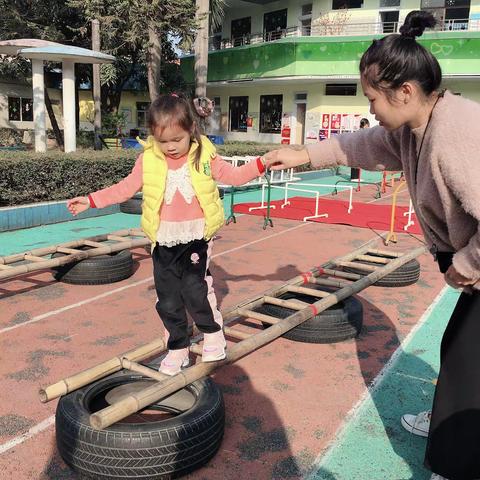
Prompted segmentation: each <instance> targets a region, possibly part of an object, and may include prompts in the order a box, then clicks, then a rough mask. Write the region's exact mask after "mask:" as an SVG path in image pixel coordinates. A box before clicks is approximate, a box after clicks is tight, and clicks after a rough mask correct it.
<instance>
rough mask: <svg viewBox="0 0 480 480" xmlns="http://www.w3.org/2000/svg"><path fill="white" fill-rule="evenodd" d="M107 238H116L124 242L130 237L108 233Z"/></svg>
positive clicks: (117, 240)
mask: <svg viewBox="0 0 480 480" xmlns="http://www.w3.org/2000/svg"><path fill="white" fill-rule="evenodd" d="M107 240H115V241H116V242H124V241H125V240H128V238H125V237H119V236H118V235H107Z"/></svg>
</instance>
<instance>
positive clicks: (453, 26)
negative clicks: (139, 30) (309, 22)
mask: <svg viewBox="0 0 480 480" xmlns="http://www.w3.org/2000/svg"><path fill="white" fill-rule="evenodd" d="M400 25H401V24H400V23H399V22H379V23H343V24H339V23H337V24H336V23H331V24H328V23H325V24H322V25H314V26H312V27H301V26H298V27H288V28H284V29H278V30H275V31H272V32H263V33H251V34H247V35H241V36H237V37H232V38H220V37H218V36H216V37H211V38H210V50H223V49H225V48H233V47H242V46H245V45H256V44H259V43H266V42H273V41H275V40H279V39H281V38H287V37H307V36H315V37H322V36H329V37H330V36H349V35H352V36H353V35H374V34H389V33H396V32H398V29H399V27H400ZM435 31H440V32H451V31H480V20H470V19H454V20H445V21H444V22H443V23H442V24H440V25H437V26H436V27H435Z"/></svg>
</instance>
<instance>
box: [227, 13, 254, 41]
mask: <svg viewBox="0 0 480 480" xmlns="http://www.w3.org/2000/svg"><path fill="white" fill-rule="evenodd" d="M251 33H252V17H245V18H237V19H236V20H232V27H231V36H232V45H233V46H234V47H240V46H242V45H248V44H249V43H250V34H251Z"/></svg>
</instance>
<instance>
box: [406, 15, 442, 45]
mask: <svg viewBox="0 0 480 480" xmlns="http://www.w3.org/2000/svg"><path fill="white" fill-rule="evenodd" d="M436 23H437V21H436V20H435V17H434V16H433V15H432V14H431V13H430V12H426V11H423V10H413V11H412V12H410V13H409V14H408V15H407V16H406V17H405V21H404V23H403V25H402V26H401V27H400V34H401V35H402V36H403V37H406V38H413V39H414V38H416V37H420V36H421V35H422V33H423V32H424V30H425V29H426V28H433V27H434V26H435V24H436Z"/></svg>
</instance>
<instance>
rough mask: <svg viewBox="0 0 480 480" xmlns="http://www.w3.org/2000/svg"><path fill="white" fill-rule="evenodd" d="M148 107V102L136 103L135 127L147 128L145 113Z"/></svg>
mask: <svg viewBox="0 0 480 480" xmlns="http://www.w3.org/2000/svg"><path fill="white" fill-rule="evenodd" d="M149 107H150V103H149V102H137V126H138V127H139V128H147V112H148V109H149Z"/></svg>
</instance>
